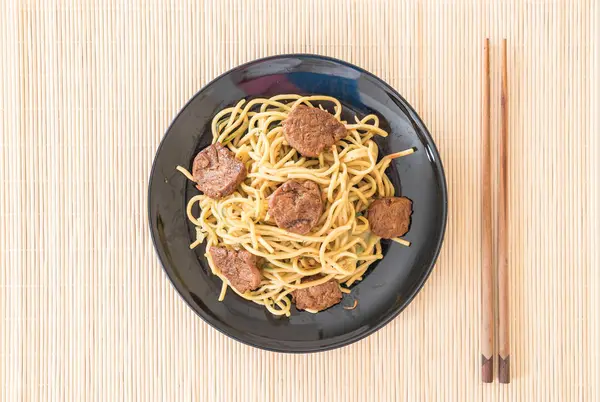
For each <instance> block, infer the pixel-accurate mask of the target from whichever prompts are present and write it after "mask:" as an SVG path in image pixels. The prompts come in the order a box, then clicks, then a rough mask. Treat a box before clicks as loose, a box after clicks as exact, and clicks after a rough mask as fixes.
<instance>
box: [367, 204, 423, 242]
mask: <svg viewBox="0 0 600 402" xmlns="http://www.w3.org/2000/svg"><path fill="white" fill-rule="evenodd" d="M411 214H412V201H411V200H409V199H408V198H406V197H385V198H380V199H377V200H375V201H373V202H372V203H371V205H369V210H368V212H367V219H368V220H369V227H370V228H371V232H373V233H374V234H376V235H377V236H379V237H382V238H384V239H393V238H394V237H400V236H404V235H405V234H406V232H408V227H409V225H410V215H411Z"/></svg>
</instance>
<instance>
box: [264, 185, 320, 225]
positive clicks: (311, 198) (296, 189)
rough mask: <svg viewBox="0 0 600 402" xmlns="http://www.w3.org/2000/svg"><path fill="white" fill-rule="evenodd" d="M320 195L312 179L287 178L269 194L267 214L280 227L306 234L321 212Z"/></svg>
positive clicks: (317, 186)
mask: <svg viewBox="0 0 600 402" xmlns="http://www.w3.org/2000/svg"><path fill="white" fill-rule="evenodd" d="M321 197H322V196H321V189H320V188H319V185H318V184H317V183H315V182H314V181H310V180H305V181H303V182H300V181H298V180H288V181H286V182H285V183H283V184H282V185H281V186H279V188H278V189H277V190H275V192H274V193H273V194H272V195H271V199H270V200H269V215H270V216H271V217H273V219H274V220H275V223H277V226H279V227H280V228H282V229H286V230H288V231H290V232H293V233H298V234H306V233H308V232H310V230H311V229H312V228H314V227H315V225H316V224H317V222H318V221H319V218H320V217H321V214H322V213H323V200H322V199H321Z"/></svg>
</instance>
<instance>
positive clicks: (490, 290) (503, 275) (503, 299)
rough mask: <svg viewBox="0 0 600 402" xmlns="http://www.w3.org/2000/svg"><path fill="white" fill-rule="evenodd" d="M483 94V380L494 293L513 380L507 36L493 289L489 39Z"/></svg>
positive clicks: (503, 359)
mask: <svg viewBox="0 0 600 402" xmlns="http://www.w3.org/2000/svg"><path fill="white" fill-rule="evenodd" d="M484 52H485V54H484V85H483V86H484V95H483V176H482V180H483V199H482V201H483V204H482V213H483V238H482V243H483V244H482V246H483V249H482V268H481V314H482V317H481V331H482V332H481V334H482V346H481V358H482V359H481V375H482V379H483V382H486V383H489V382H492V381H493V380H494V338H495V337H494V299H493V297H494V293H495V294H496V296H497V298H498V334H497V337H498V381H499V382H500V383H503V384H508V383H509V382H510V339H509V336H510V327H509V322H508V319H509V317H508V214H507V192H506V185H507V166H506V165H507V152H506V147H507V141H508V112H507V104H506V103H507V91H508V83H507V72H506V39H503V40H502V94H501V99H500V105H501V108H502V113H501V116H502V117H501V130H500V188H499V189H498V190H499V191H498V197H499V198H498V249H497V251H498V256H497V257H498V258H497V261H498V272H497V281H496V284H497V286H498V289H497V291H496V292H494V267H493V256H492V254H493V244H492V239H493V236H492V186H491V182H492V177H491V170H492V169H491V159H492V158H491V145H490V144H491V140H490V127H491V126H490V49H489V39H486V40H485V48H484Z"/></svg>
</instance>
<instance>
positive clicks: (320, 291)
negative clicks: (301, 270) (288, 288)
mask: <svg viewBox="0 0 600 402" xmlns="http://www.w3.org/2000/svg"><path fill="white" fill-rule="evenodd" d="M319 278H320V277H319V276H318V275H314V276H310V277H308V278H305V279H303V280H302V282H311V281H314V280H317V279H319ZM340 300H342V291H341V290H340V287H339V285H338V283H337V281H336V280H335V279H331V280H329V281H327V282H325V283H322V284H320V285H317V286H311V287H308V288H304V289H296V290H294V291H293V292H292V301H293V302H294V303H295V304H296V308H297V309H298V310H313V311H321V310H325V309H327V308H329V307H331V306H333V305H335V304H338V303H339V302H340Z"/></svg>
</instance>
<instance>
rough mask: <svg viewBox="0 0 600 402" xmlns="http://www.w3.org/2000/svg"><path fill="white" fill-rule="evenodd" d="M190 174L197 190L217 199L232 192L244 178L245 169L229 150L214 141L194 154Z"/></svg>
mask: <svg viewBox="0 0 600 402" xmlns="http://www.w3.org/2000/svg"><path fill="white" fill-rule="evenodd" d="M192 175H193V176H194V180H195V182H196V184H197V186H196V187H197V188H198V190H200V191H202V192H203V193H204V194H206V195H207V196H209V197H210V198H214V199H219V198H223V197H226V196H228V195H230V194H232V193H233V192H234V191H235V189H236V188H237V186H238V185H239V184H240V183H241V182H242V181H243V180H244V179H245V178H246V175H247V171H246V167H245V166H244V164H243V163H242V162H241V161H239V160H237V159H236V158H235V156H234V155H233V153H232V152H231V151H230V150H228V149H227V148H225V147H224V146H223V145H221V144H219V143H216V144H212V145H211V146H209V147H207V148H205V149H203V150H202V151H200V152H199V153H198V155H196V158H195V159H194V165H193V167H192Z"/></svg>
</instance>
